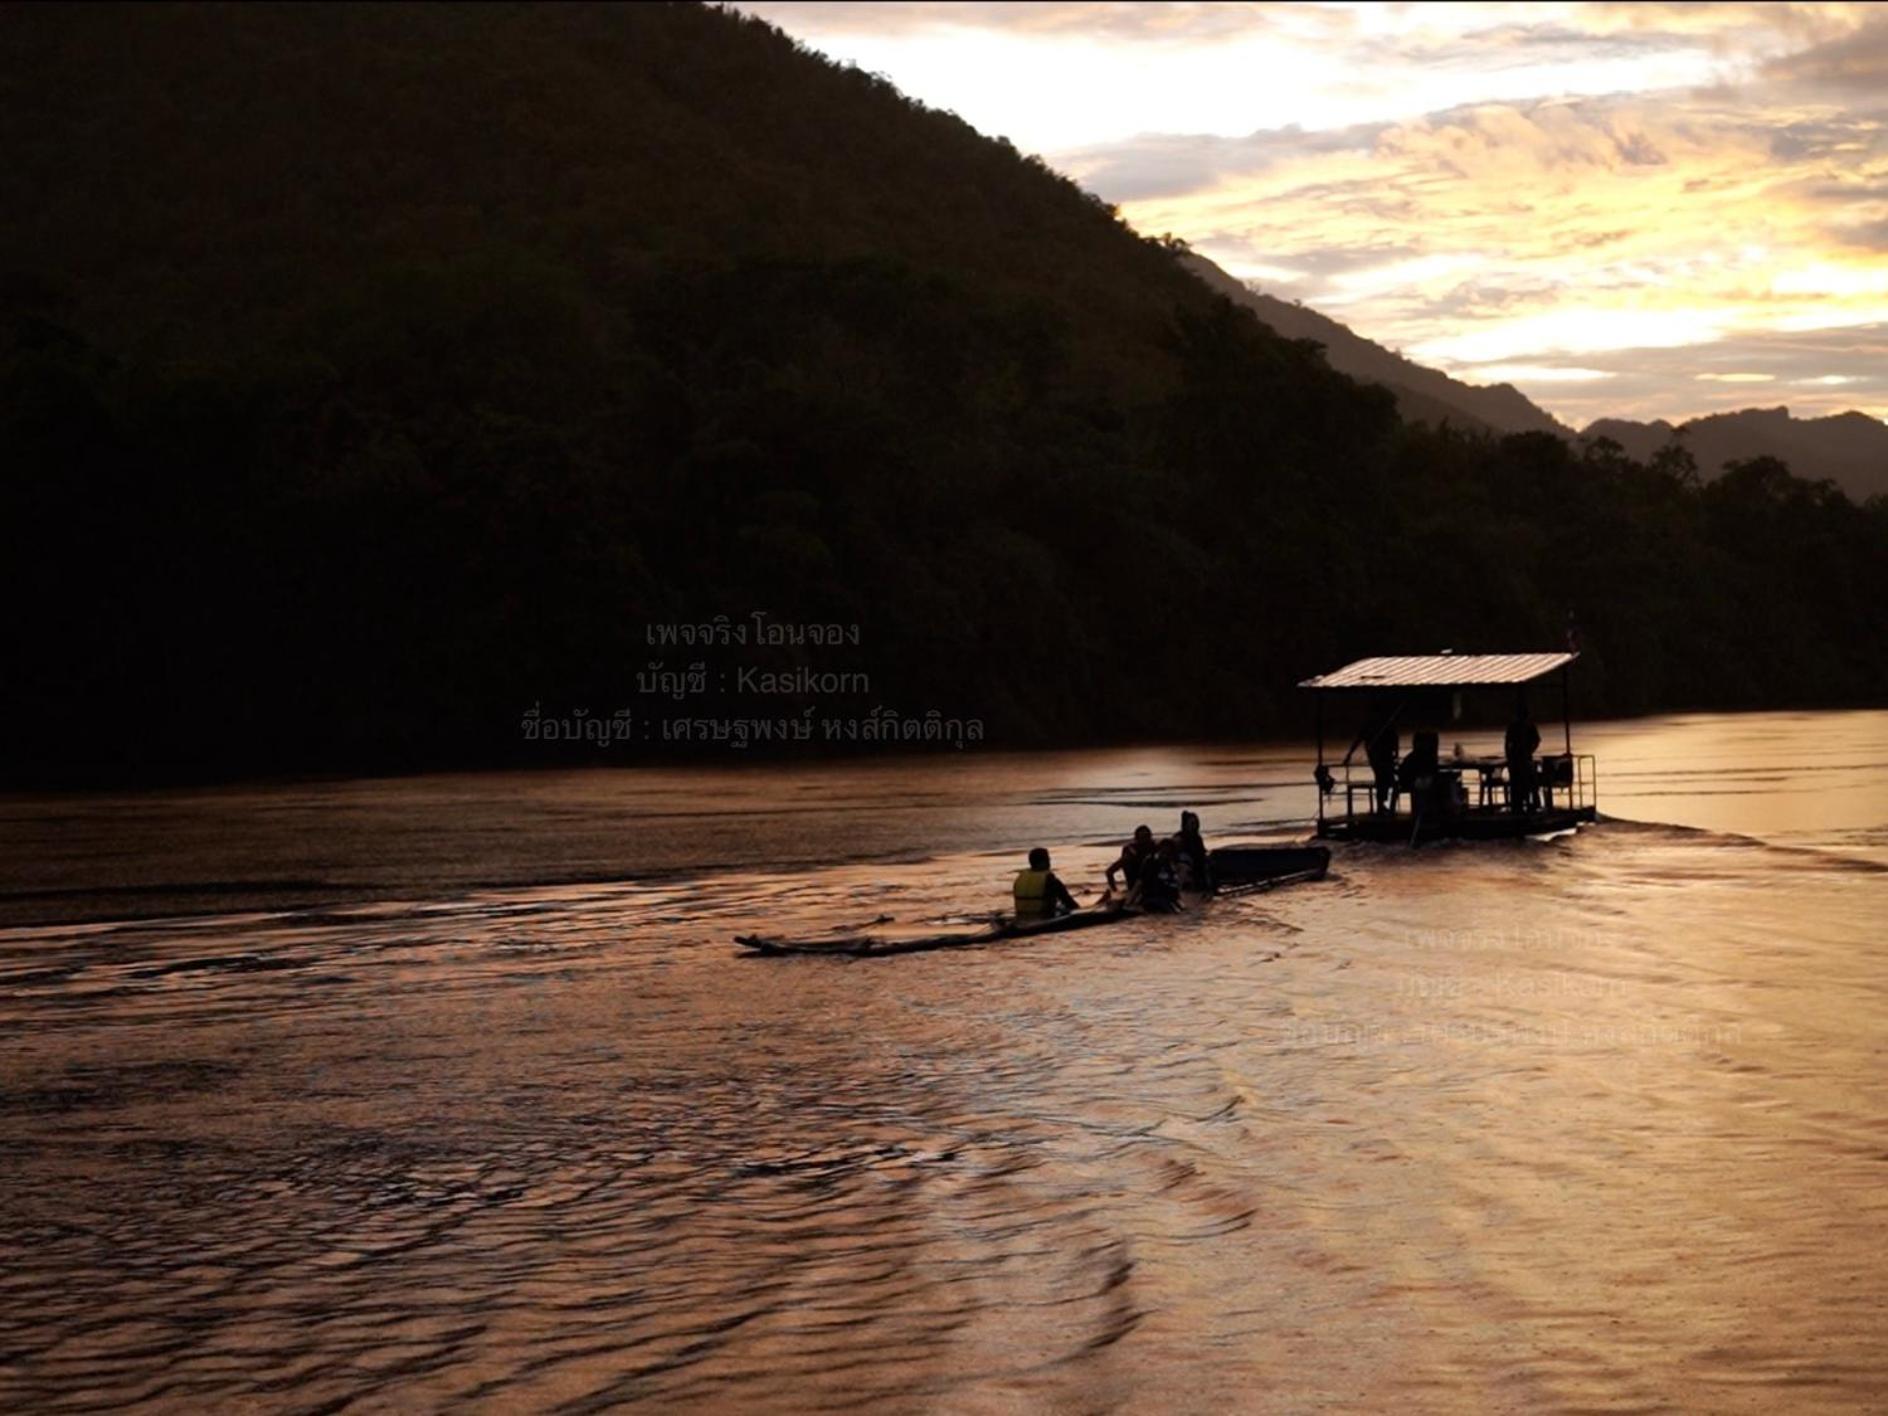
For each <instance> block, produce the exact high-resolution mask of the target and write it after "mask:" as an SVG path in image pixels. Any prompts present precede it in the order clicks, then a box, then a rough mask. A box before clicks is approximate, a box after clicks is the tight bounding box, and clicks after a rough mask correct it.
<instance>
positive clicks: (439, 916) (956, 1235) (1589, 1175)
mask: <svg viewBox="0 0 1888 1416" xmlns="http://www.w3.org/2000/svg"><path fill="white" fill-rule="evenodd" d="M1578 736H1579V745H1580V746H1581V748H1582V749H1583V750H1585V751H1590V752H1593V753H1595V754H1596V756H1597V757H1598V760H1599V772H1600V776H1599V784H1600V807H1601V811H1602V812H1603V813H1604V818H1605V819H1603V820H1602V822H1601V823H1600V824H1598V825H1596V826H1593V827H1589V828H1586V829H1584V830H1582V831H1580V832H1578V833H1577V834H1574V835H1570V836H1563V837H1560V838H1557V839H1553V840H1547V841H1534V842H1523V843H1509V844H1503V845H1495V846H1479V847H1462V846H1440V847H1434V848H1425V849H1423V850H1420V851H1413V852H1412V851H1409V850H1405V849H1396V848H1387V847H1368V846H1360V847H1353V848H1343V849H1340V850H1339V851H1338V852H1337V853H1336V857H1335V860H1334V863H1333V870H1332V874H1331V878H1330V879H1329V880H1327V881H1325V882H1322V883H1318V884H1311V885H1304V886H1298V887H1293V888H1291V889H1287V890H1283V891H1279V892H1277V893H1275V894H1272V895H1266V896H1259V897H1252V898H1247V899H1243V900H1237V899H1234V900H1226V901H1221V902H1217V903H1214V904H1212V905H1210V906H1209V907H1207V908H1205V909H1203V910H1199V911H1195V912H1193V913H1190V914H1187V915H1184V916H1181V917H1178V918H1169V919H1161V920H1142V921H1134V922H1131V923H1127V924H1123V925H1120V926H1116V927H1114V928H1111V929H1107V930H1100V931H1093V932H1087V933H1080V934H1073V935H1067V936H1061V937H1048V938H1043V939H1038V940H1034V941H1029V942H1025V943H1012V944H1007V945H993V946H989V947H985V948H979V949H971V950H963V951H950V952H944V953H933V954H921V955H912V956H903V957H897V958H889V959H868V960H857V961H845V960H837V959H818V958H795V959H762V958H757V957H742V956H739V955H738V954H737V951H736V950H735V949H734V947H733V946H732V945H731V943H730V940H731V937H732V936H733V935H734V934H735V933H737V932H741V931H745V930H748V929H752V928H757V927H759V928H765V929H767V930H769V931H772V932H792V931H794V930H805V931H813V930H824V929H826V928H829V927H831V926H833V925H836V924H843V923H846V922H849V921H851V922H857V921H863V920H867V919H870V918H873V917H875V916H878V915H881V914H889V915H892V916H894V917H896V918H897V919H898V920H900V921H901V922H912V921H918V920H938V921H949V920H962V919H966V918H969V917H972V916H975V915H977V914H978V913H979V912H987V911H989V910H991V909H993V908H996V907H998V906H999V905H1000V904H1001V903H1002V901H1003V896H1004V892H1005V890H1006V886H1007V880H1008V877H1009V874H1010V872H1011V871H1012V870H1013V869H1014V868H1015V867H1016V865H1017V860H1016V857H1017V855H1018V853H1019V852H1020V851H1021V850H1023V849H1024V848H1026V847H1028V846H1031V845H1036V844H1043V845H1048V846H1050V847H1051V848H1052V849H1053V850H1054V852H1055V855H1056V861H1057V867H1058V869H1059V870H1060V871H1061V873H1062V874H1063V875H1064V877H1065V878H1066V879H1068V880H1069V881H1070V883H1071V885H1072V886H1074V887H1075V889H1076V892H1077V894H1078V895H1081V896H1083V897H1084V898H1087V897H1088V896H1090V895H1092V894H1093V892H1094V889H1095V886H1096V884H1097V882H1098V878H1099V874H1100V870H1101V867H1102V865H1103V864H1105V863H1106V861H1107V859H1109V858H1110V854H1111V852H1110V849H1109V843H1110V842H1111V841H1115V840H1118V839H1119V838H1120V837H1122V836H1124V835H1125V834H1126V833H1127V832H1128V831H1129V830H1131V829H1132V827H1133V826H1134V825H1136V824H1137V823H1139V822H1140V821H1142V820H1146V821H1148V822H1150V823H1151V824H1152V825H1154V826H1155V828H1156V829H1157V830H1161V831H1165V830H1169V829H1171V828H1172V825H1173V824H1174V823H1175V821H1176V820H1177V816H1178V812H1179V810H1180V809H1181V808H1182V807H1183V806H1190V807H1193V808H1194V809H1196V810H1198V811H1199V812H1200V813H1201V815H1202V816H1203V817H1204V821H1205V829H1206V831H1207V834H1208V838H1209V840H1230V839H1234V838H1239V839H1261V838H1271V837H1286V836H1291V835H1295V834H1301V833H1302V832H1303V829H1304V823H1305V820H1306V818H1307V817H1308V815H1309V813H1310V812H1311V810H1312V808H1313V796H1312V790H1311V787H1310V785H1309V770H1308V767H1309V760H1308V752H1307V749H1305V748H1304V747H1303V746H1301V745H1290V744H1285V745H1278V744H1272V745H1256V746H1232V747H1229V746H1217V747H1198V748H1148V749H1137V750H1123V751H1111V752H1082V753H1066V754H1035V755H1030V756H1009V755H1003V754H996V753H979V752H976V751H970V752H964V753H951V754H948V755H940V756H934V757H923V758H913V759H904V760H892V759H880V760H873V761H869V762H862V763H839V764H823V765H816V766H808V767H784V766H778V765H775V766H764V765H755V766H749V765H744V764H743V765H726V766H718V767H712V768H711V767H701V768H697V769H690V770H684V769H675V768H660V769H657V768H650V769H646V770H644V769H638V770H618V771H609V770H596V771H571V772H546V773H536V774H488V775H464V776H439V777H422V778H411V779H400V780H384V781H356V782H316V783H300V784H288V785H274V786H260V787H244V788H220V789H210V790H201V791H178V792H149V793H137V794H123V795H116V796H112V795H86V796H66V797H31V798H29V797H18V796H16V797H10V798H4V799H0V857H3V858H4V863H3V864H0V922H4V927H0V1034H3V1035H4V1038H5V1043H6V1045H5V1048H4V1051H3V1052H0V1157H3V1158H4V1164H3V1165H0V1252H4V1255H5V1260H6V1261H5V1264H4V1266H3V1267H0V1406H3V1407H5V1408H6V1409H10V1410H24V1409H32V1410H45V1411H63V1410H81V1409H97V1408H100V1407H103V1406H107V1405H110V1406H119V1405H124V1404H136V1405H143V1406H147V1407H150V1408H153V1409H167V1410H178V1411H183V1410H192V1411H194V1410H201V1409H205V1408H219V1407H220V1408H224V1409H238V1408H240V1409H246V1410H247V1409H271V1410H275V1409H279V1410H295V1411H314V1410H325V1411H336V1410H341V1409H344V1408H348V1409H359V1410H413V1409H435V1408H441V1407H445V1406H448V1405H450V1406H454V1407H461V1406H463V1407H470V1408H475V1409H476V1408H481V1407H482V1408H485V1409H492V1410H510V1409H545V1410H559V1411H588V1410H596V1409H602V1408H606V1407H610V1406H615V1405H620V1404H626V1403H630V1402H647V1403H651V1404H653V1405H656V1406H670V1407H693V1408H718V1409H732V1408H738V1409H742V1410H752V1411H788V1410H800V1409H806V1408H809V1407H821V1408H848V1407H875V1408H882V1409H888V1410H901V1411H932V1410H936V1411H952V1412H958V1411H970V1412H983V1411H1025V1410H1027V1411H1040V1410H1051V1411H1062V1412H1091V1411H1138V1410H1161V1411H1217V1410H1227V1409H1239V1410H1253V1411H1321V1410H1331V1409H1359V1408H1371V1409H1382V1408H1388V1407H1396V1408H1400V1409H1403V1410H1414V1411H1430V1410H1434V1411H1508V1410H1513V1411H1522V1410H1525V1411H1537V1410H1556V1411H1627V1410H1632V1411H1646V1410H1666V1409H1671V1410H1679V1409H1683V1410H1705V1411H1714V1412H1721V1411H1773V1410H1783V1409H1787V1410H1792V1411H1814V1410H1828V1411H1837V1410H1864V1409H1870V1408H1874V1409H1879V1407H1880V1403H1881V1402H1882V1400H1883V1399H1884V1394H1885V1393H1888V1263H1884V1259H1885V1258H1888V954H1885V953H1884V944H1883V928H1882V925H1883V921H1884V920H1888V713H1883V712H1850V713H1764V714H1743V715H1718V716H1709V715H1691V716H1683V717H1670V718H1662V719H1650V720H1642V721H1636V722H1624V723H1603V724H1595V725H1591V726H1589V727H1586V728H1583V729H1581V730H1579V733H1578ZM1474 745H1475V744H1474V743H1471V747H1473V746H1474Z"/></svg>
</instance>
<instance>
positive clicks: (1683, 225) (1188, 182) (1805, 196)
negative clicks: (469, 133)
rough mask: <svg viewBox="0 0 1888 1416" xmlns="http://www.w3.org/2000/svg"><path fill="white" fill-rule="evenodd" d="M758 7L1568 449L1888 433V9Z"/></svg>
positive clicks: (814, 42)
mask: <svg viewBox="0 0 1888 1416" xmlns="http://www.w3.org/2000/svg"><path fill="white" fill-rule="evenodd" d="M741 8H743V9H745V10H748V11H750V12H753V13H756V14H759V15H763V16H765V17H766V18H767V19H769V20H771V21H773V22H774V23H775V24H778V25H779V26H781V27H782V28H783V29H785V30H787V31H788V32H789V33H790V34H793V35H794V36H796V37H797V38H799V39H801V40H802V41H804V42H806V43H807V44H809V45H811V46H813V47H814V48H816V49H819V50H821V51H823V52H825V53H827V54H830V55H832V56H834V57H835V58H838V59H841V60H844V61H847V62H851V63H856V64H858V65H859V66H860V67H861V68H865V69H870V70H874V71H876V72H878V73H882V74H884V75H886V76H887V77H889V78H890V79H891V80H892V81H893V82H894V83H896V84H897V85H898V86H899V87H900V88H901V89H903V90H904V91H905V92H906V93H908V94H910V95H912V96H913V97H914V98H918V99H920V100H922V101H924V102H926V103H929V104H931V105H933V106H935V107H939V108H948V109H951V110H953V111H955V112H957V113H958V114H961V115H962V116H963V117H964V118H965V119H967V120H968V121H969V122H971V123H972V124H974V125H975V126H976V127H978V128H979V129H981V130H982V131H983V132H986V133H990V134H1001V135H1003V136H1005V137H1008V138H1009V139H1010V140H1011V141H1012V142H1014V143H1015V144H1016V145H1017V146H1018V147H1020V148H1022V149H1024V150H1025V151H1030V152H1038V153H1041V154H1042V155H1043V156H1044V157H1045V158H1047V159H1048V160H1049V161H1050V162H1051V163H1052V164H1054V165H1055V166H1056V167H1058V168H1059V169H1061V170H1062V171H1065V172H1067V173H1069V174H1070V175H1071V176H1073V177H1075V178H1076V179H1077V180H1078V181H1080V182H1081V183H1082V184H1083V185H1084V186H1086V187H1088V188H1089V189H1090V190H1091V191H1094V192H1097V193H1099V194H1100V195H1101V196H1103V197H1105V198H1106V199H1107V200H1109V201H1112V202H1115V203H1118V204H1119V205H1120V207H1121V210H1122V214H1123V215H1124V216H1125V217H1126V218H1127V219H1128V220H1129V221H1130V222H1132V223H1133V224H1134V226H1135V227H1136V228H1138V229H1139V230H1141V231H1143V232H1146V233H1148V234H1150V235H1159V234H1162V233H1166V232H1171V233H1173V234H1175V235H1179V236H1183V237H1185V238H1186V239H1187V240H1188V241H1190V242H1192V243H1193V244H1194V246H1195V247H1197V248H1198V249H1199V250H1201V251H1202V252H1204V253H1205V254H1206V255H1208V256H1210V257H1212V258H1213V259H1214V260H1216V261H1218V262H1219V263H1220V264H1221V265H1222V266H1224V267H1225V268H1226V269H1227V270H1229V271H1231V272H1232V273H1233V274H1234V275H1237V276H1239V277H1241V278H1242V279H1245V280H1248V281H1252V282H1255V283H1257V284H1258V285H1259V286H1261V287H1262V288H1264V289H1265V290H1267V291H1269V292H1271V293H1273V294H1277V295H1281V296H1284V297H1286V298H1295V299H1301V300H1303V301H1304V302H1305V303H1306V304H1308V305H1311V306H1312V307H1314V308H1316V309H1320V310H1323V311H1325V312H1326V313H1328V314H1330V315H1333V316H1335V317H1336V318H1338V319H1341V320H1343V321H1344V322H1345V323H1347V324H1349V325H1350V326H1351V327H1352V328H1354V329H1356V330H1357V331H1358V332H1359V333H1361V334H1364V335H1366V336H1368V337H1369V338H1371V339H1375V340H1377V341H1379V342H1380V343H1383V344H1387V345H1390V346H1392V347H1393V348H1396V349H1399V350H1401V351H1402V352H1404V353H1406V354H1408V355H1410V356H1411V357H1413V358H1416V359H1419V360H1421V361H1422V362H1424V363H1428V364H1431V365H1434V366H1436V367H1438V368H1441V369H1444V370H1446V371H1448V372H1449V373H1452V374H1455V375H1456V376H1458V377H1461V378H1467V379H1471V380H1474V381H1477V382H1484V383H1492V382H1497V381H1501V380H1506V381H1509V382H1512V383H1514V384H1515V385H1517V386H1518V387H1520V388H1521V389H1522V390H1523V391H1524V392H1526V393H1527V394H1528V395H1529V396H1530V397H1531V398H1533V399H1534V400H1535V401H1536V402H1538V403H1540V404H1541V405H1543V406H1544V407H1546V408H1547V409H1548V410H1549V411H1551V412H1553V413H1555V414H1556V415H1558V416H1559V417H1561V418H1562V419H1564V420H1566V421H1569V422H1573V423H1576V424H1578V423H1584V422H1586V421H1588V420H1590V419H1591V418H1594V417H1598V416H1602V415H1605V414H1620V415H1626V416H1633V417H1653V416H1658V417H1667V418H1673V419H1679V418H1684V417H1691V416H1695V415H1697V414H1700V413H1706V412H1710V411H1713V410H1717V409H1725V408H1741V407H1750V406H1766V407H1774V406H1776V405H1778V404H1788V405H1789V406H1790V407H1791V408H1792V409H1793V410H1795V411H1796V412H1798V413H1799V414H1805V415H1807V414H1812V413H1832V412H1839V411H1841V410H1843V409H1848V408H1859V409H1861V410H1863V411H1864V412H1869V413H1873V414H1875V415H1876V416H1877V417H1888V5H1868V4H1736V3H1726V4H1659V3H1650V0H1646V3H1624V4H1610V3H1601V4H1513V5H1496V4H1487V5H1481V4H1444V3H1426V4H1385V5H1355V4H1328V5H1326V4H1256V5H1241V4H1063V3H1038V4H974V3H958V4H930V3H911V4H876V3H860V0H853V2H852V3H844V4H822V3H755V4H746V5H743V6H742V7H741Z"/></svg>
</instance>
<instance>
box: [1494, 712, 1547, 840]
mask: <svg viewBox="0 0 1888 1416" xmlns="http://www.w3.org/2000/svg"><path fill="white" fill-rule="evenodd" d="M1540 745H1541V732H1540V729H1539V728H1537V727H1535V726H1534V720H1533V719H1532V718H1530V717H1529V716H1528V711H1527V695H1526V694H1524V693H1523V694H1517V695H1515V700H1514V721H1513V722H1512V723H1510V724H1508V733H1507V737H1506V738H1505V739H1504V740H1503V743H1502V749H1503V754H1504V755H1505V756H1506V757H1507V759H1508V808H1509V810H1511V811H1517V812H1525V811H1533V810H1535V809H1536V808H1538V807H1539V806H1540V779H1539V776H1538V774H1537V773H1536V772H1535V770H1534V754H1535V752H1536V751H1538V750H1539V748H1540Z"/></svg>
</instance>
